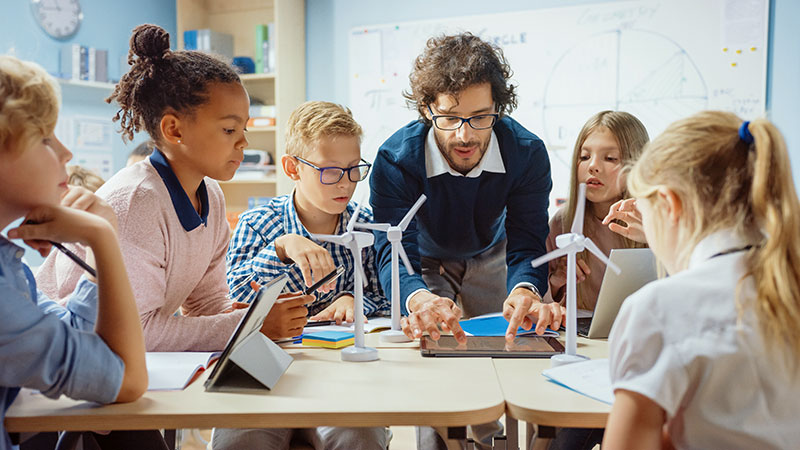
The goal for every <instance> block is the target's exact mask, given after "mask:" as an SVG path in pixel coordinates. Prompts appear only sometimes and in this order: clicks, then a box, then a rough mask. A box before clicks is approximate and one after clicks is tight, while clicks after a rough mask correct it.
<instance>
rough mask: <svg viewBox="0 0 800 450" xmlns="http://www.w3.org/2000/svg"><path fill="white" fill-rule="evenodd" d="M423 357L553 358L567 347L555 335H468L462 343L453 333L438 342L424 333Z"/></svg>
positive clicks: (420, 345) (421, 341) (421, 351)
mask: <svg viewBox="0 0 800 450" xmlns="http://www.w3.org/2000/svg"><path fill="white" fill-rule="evenodd" d="M419 351H420V353H421V354H422V356H450V357H462V358H463V357H489V358H549V357H551V356H553V355H556V354H559V353H564V346H563V345H561V342H559V341H558V339H556V338H554V337H551V336H517V337H516V338H514V342H512V343H508V342H506V338H505V336H467V342H466V343H464V344H459V343H458V341H456V339H455V338H454V337H453V336H442V337H441V338H439V340H438V341H434V340H433V339H431V337H430V336H423V337H422V339H420V342H419Z"/></svg>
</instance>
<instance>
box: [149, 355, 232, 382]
mask: <svg viewBox="0 0 800 450" xmlns="http://www.w3.org/2000/svg"><path fill="white" fill-rule="evenodd" d="M220 355H221V352H147V354H145V361H146V362H147V378H148V384H147V390H148V391H173V390H182V389H185V388H186V386H188V385H190V384H191V383H192V381H194V380H196V379H197V377H199V376H200V374H201V373H203V371H204V370H206V369H207V368H208V367H209V366H211V364H213V363H214V362H216V360H218V359H219V356H220Z"/></svg>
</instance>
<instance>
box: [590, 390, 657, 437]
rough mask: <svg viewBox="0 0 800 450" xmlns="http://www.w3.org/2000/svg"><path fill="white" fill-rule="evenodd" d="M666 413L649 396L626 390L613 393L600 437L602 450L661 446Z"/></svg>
mask: <svg viewBox="0 0 800 450" xmlns="http://www.w3.org/2000/svg"><path fill="white" fill-rule="evenodd" d="M665 421H666V414H665V413H664V410H663V409H661V407H660V406H658V404H656V403H655V402H653V401H652V400H650V399H649V398H647V397H645V396H643V395H641V394H637V393H636V392H633V391H628V390H625V389H617V391H616V392H615V398H614V406H612V407H611V414H610V415H609V416H608V423H607V424H606V432H605V435H604V436H603V445H602V447H603V448H604V449H611V450H614V449H637V450H638V449H661V448H662V444H663V441H662V438H663V436H662V430H663V427H664V422H665Z"/></svg>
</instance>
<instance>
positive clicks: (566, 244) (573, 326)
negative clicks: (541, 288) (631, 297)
mask: <svg viewBox="0 0 800 450" xmlns="http://www.w3.org/2000/svg"><path fill="white" fill-rule="evenodd" d="M585 203H586V184H584V183H581V184H580V185H579V186H578V204H577V207H576V209H575V218H574V219H572V228H571V229H570V232H569V233H565V234H561V235H559V236H557V237H556V247H558V248H557V249H555V250H553V251H552V252H550V253H548V254H546V255H543V256H540V257H538V258H536V259H534V260H533V261H532V262H531V265H533V267H539V266H541V265H542V264H544V263H546V262H548V261H550V260H553V259H556V258H560V257H562V256H564V255H567V349H566V352H565V353H563V354H559V355H553V357H552V358H551V363H552V365H553V367H557V366H561V365H564V364H570V363H574V362H578V361H583V360H586V359H589V358H588V357H586V356H583V355H578V354H577V353H578V352H577V344H576V341H577V339H578V329H577V328H578V322H577V318H576V317H575V315H576V313H577V309H578V308H577V306H576V303H577V300H576V292H575V289H576V288H575V284H576V281H575V279H576V274H575V264H576V263H577V261H576V257H575V255H577V254H578V253H580V252H582V251H583V250H584V249H586V250H589V251H590V252H592V253H593V254H594V255H595V256H597V258H598V259H600V261H603V262H604V263H605V264H606V265H607V266H608V267H609V268H610V269H611V270H613V271H614V272H616V273H617V274H618V275H619V273H620V272H621V270H620V268H619V267H618V266H617V265H616V264H614V263H612V262H611V261H610V260H609V259H608V258H607V257H606V255H604V254H603V252H602V251H601V250H600V249H599V248H597V245H595V243H594V242H592V240H591V239H589V238H587V237H584V236H583V211H584V208H585V207H586V205H585Z"/></svg>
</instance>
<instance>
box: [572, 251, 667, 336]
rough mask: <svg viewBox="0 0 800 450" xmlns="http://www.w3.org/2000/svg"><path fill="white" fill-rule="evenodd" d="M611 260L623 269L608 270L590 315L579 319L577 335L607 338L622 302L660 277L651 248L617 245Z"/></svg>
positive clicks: (612, 252) (610, 256)
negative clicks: (592, 312) (618, 270)
mask: <svg viewBox="0 0 800 450" xmlns="http://www.w3.org/2000/svg"><path fill="white" fill-rule="evenodd" d="M609 259H610V260H611V261H612V262H613V263H614V264H616V265H617V266H619V268H620V269H622V272H621V273H620V274H619V275H617V274H616V273H615V272H614V271H613V270H608V269H606V273H605V275H604V276H603V283H602V284H601V285H600V292H599V293H598V294H597V303H596V304H595V307H594V314H593V315H592V317H591V318H586V319H578V334H579V335H581V336H585V337H588V338H589V339H606V338H608V334H609V333H610V332H611V326H612V325H613V324H614V319H616V318H617V313H619V308H620V307H621V306H622V302H623V301H625V299H626V298H628V296H629V295H631V294H633V293H634V292H636V291H638V290H639V289H641V288H642V286H644V285H645V284H647V283H649V282H651V281H654V280H655V279H656V278H657V277H658V274H657V270H656V258H655V256H654V255H653V252H652V250H650V249H649V248H615V249H612V250H611V255H609Z"/></svg>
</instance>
